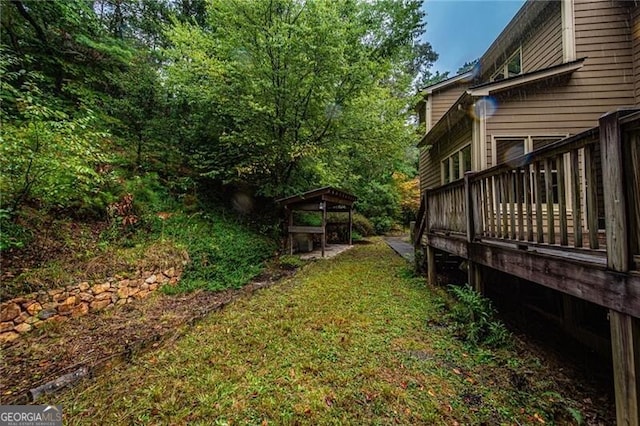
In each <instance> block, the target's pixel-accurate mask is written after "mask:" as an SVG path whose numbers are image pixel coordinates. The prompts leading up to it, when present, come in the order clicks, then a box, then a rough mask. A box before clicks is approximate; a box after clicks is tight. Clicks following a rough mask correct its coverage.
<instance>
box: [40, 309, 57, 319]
mask: <svg viewBox="0 0 640 426" xmlns="http://www.w3.org/2000/svg"><path fill="white" fill-rule="evenodd" d="M57 313H58V311H57V310H56V309H43V310H41V311H40V312H38V318H40V319H41V320H46V319H49V318H51V317H53V316H55V315H56V314H57Z"/></svg>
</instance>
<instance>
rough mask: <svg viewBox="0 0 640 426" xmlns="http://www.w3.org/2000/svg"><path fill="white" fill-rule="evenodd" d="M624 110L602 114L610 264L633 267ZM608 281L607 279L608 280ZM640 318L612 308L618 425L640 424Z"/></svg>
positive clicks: (616, 267) (614, 267)
mask: <svg viewBox="0 0 640 426" xmlns="http://www.w3.org/2000/svg"><path fill="white" fill-rule="evenodd" d="M620 116H621V115H620V112H614V113H610V114H607V115H605V116H604V117H602V118H600V152H601V154H602V186H603V189H604V210H605V217H606V218H607V219H606V231H607V267H608V268H609V269H612V270H614V271H618V272H627V271H629V265H630V250H629V238H628V232H629V231H630V229H629V227H628V220H627V212H628V210H629V206H628V205H627V200H626V194H625V179H624V177H625V164H626V162H625V161H624V158H623V152H622V135H621V130H620V121H619V120H620ZM605 285H606V283H605ZM639 321H640V320H638V318H634V317H632V316H631V315H627V314H623V313H621V312H618V311H616V310H613V309H610V310H609V325H610V328H611V351H612V358H613V376H614V387H615V396H616V418H617V423H618V425H636V426H637V425H640V403H639V402H638V400H639V399H640V325H639Z"/></svg>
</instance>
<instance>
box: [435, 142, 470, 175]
mask: <svg viewBox="0 0 640 426" xmlns="http://www.w3.org/2000/svg"><path fill="white" fill-rule="evenodd" d="M467 148H468V149H469V159H470V160H471V155H472V154H471V149H472V147H471V141H469V142H468V143H466V144H464V145H463V146H462V147H461V148H460V149H457V150H455V151H453V152H452V153H450V154H449V155H447V156H446V157H444V158H443V159H442V160H441V161H440V183H441V184H442V185H445V184H447V183H450V182H454V181H456V180H459V179H462V178H464V174H465V173H466V172H470V171H471V170H472V168H473V161H470V162H469V167H470V168H469V170H465V167H464V166H465V161H464V154H463V151H464V150H465V149H467ZM454 158H456V159H457V161H458V177H456V178H455V179H454V178H453V176H454V175H455V174H456V173H454V172H455V165H454V162H455V160H454Z"/></svg>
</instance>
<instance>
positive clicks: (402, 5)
mask: <svg viewBox="0 0 640 426" xmlns="http://www.w3.org/2000/svg"><path fill="white" fill-rule="evenodd" d="M419 6H420V2H418V1H405V2H397V1H391V0H387V1H378V2H373V3H371V2H364V1H361V2H359V1H350V0H342V1H339V2H334V1H320V0H319V1H310V2H298V1H294V0H277V1H248V0H238V1H234V2H229V1H213V2H212V3H211V7H210V9H209V11H208V12H209V13H208V27H206V28H202V27H200V26H197V25H194V24H192V23H180V22H176V23H175V24H174V27H173V29H172V30H171V32H170V34H169V38H170V39H171V41H172V43H173V45H174V47H173V48H172V49H170V50H169V51H168V57H169V61H170V62H171V66H170V67H169V69H168V73H169V82H170V85H171V90H172V91H173V93H175V96H176V97H179V98H180V97H181V98H182V99H184V101H185V102H189V103H190V104H191V105H197V106H198V108H199V107H202V108H204V110H206V111H210V112H211V114H209V115H208V116H206V117H204V119H205V120H206V123H202V122H200V123H196V124H194V126H193V127H194V128H199V130H198V131H197V132H196V134H195V135H194V136H195V137H194V138H193V139H192V140H191V142H188V143H187V145H188V146H187V149H188V152H187V154H188V155H189V156H190V159H191V163H192V164H193V165H194V166H195V167H196V168H197V169H198V170H200V172H201V173H202V174H203V175H205V176H209V177H212V178H215V179H217V180H219V181H234V180H242V181H246V182H249V183H252V184H254V185H259V187H260V190H261V192H262V193H263V194H266V195H279V194H283V193H288V192H291V191H298V190H301V189H304V188H305V187H308V186H309V185H310V182H309V179H310V178H313V180H315V181H318V180H321V179H325V180H337V179H338V176H340V175H346V173H334V172H332V171H331V169H330V168H329V167H325V166H324V165H323V161H324V159H326V158H327V157H330V156H332V155H336V156H340V155H343V154H344V153H345V152H353V151H357V150H358V149H363V148H362V145H363V142H362V141H364V140H366V139H367V138H371V140H372V141H373V140H375V141H383V142H384V143H391V144H393V143H394V141H395V137H396V134H392V133H386V134H385V135H381V136H378V135H377V134H376V135H375V137H373V135H374V133H376V132H378V134H379V133H380V131H379V129H376V128H375V127H373V126H374V125H379V124H380V122H381V121H382V122H383V123H387V122H388V123H393V124H392V125H389V126H387V127H383V128H385V129H387V130H388V131H391V129H394V130H397V128H398V124H399V125H400V126H404V125H405V124H406V123H405V117H406V112H407V108H406V104H407V98H406V93H408V89H409V85H410V83H411V80H412V78H413V75H409V70H410V69H414V70H415V64H416V62H417V61H416V57H415V54H416V50H417V48H416V42H415V40H417V38H418V37H419V35H420V34H421V33H422V31H423V24H422V21H421V19H422V13H421V12H420V8H419ZM420 49H422V50H421V51H422V52H423V53H424V54H425V55H427V53H428V51H429V49H427V48H426V47H425V46H424V45H423V46H422V47H420V48H419V49H418V50H420ZM427 56H428V55H427ZM374 91H375V92H376V93H383V92H384V93H385V99H392V98H393V97H395V98H397V99H402V100H403V101H402V102H404V105H403V108H400V109H398V108H395V109H394V114H395V115H393V114H386V115H385V116H383V117H380V118H379V119H377V120H372V119H371V117H367V115H368V114H370V105H368V104H363V102H362V100H363V99H365V98H366V94H367V93H373V92H374ZM204 124H206V125H204ZM354 126H355V127H354ZM362 126H369V127H367V128H366V129H363V128H361V127H362ZM402 131H403V132H404V129H402ZM345 135H356V136H357V137H356V136H354V137H353V138H351V139H350V140H349V139H345ZM401 139H402V141H395V142H397V145H396V146H395V148H394V149H398V150H399V151H403V150H404V142H405V139H403V138H401ZM358 143H360V145H358ZM345 144H346V145H349V144H352V146H351V147H350V148H349V147H345ZM371 146H374V142H372V143H371V144H370V145H368V146H367V148H370V147H371ZM347 158H348V156H347ZM328 163H329V162H328V161H327V164H328ZM331 163H334V162H333V161H332V162H331ZM347 163H348V161H347V159H345V161H344V162H343V164H342V166H341V167H340V168H339V169H340V170H345V168H346V167H348V166H347V165H346V164H347ZM332 174H333V176H329V175H332ZM388 175H389V178H390V176H391V173H388ZM311 185H313V183H311Z"/></svg>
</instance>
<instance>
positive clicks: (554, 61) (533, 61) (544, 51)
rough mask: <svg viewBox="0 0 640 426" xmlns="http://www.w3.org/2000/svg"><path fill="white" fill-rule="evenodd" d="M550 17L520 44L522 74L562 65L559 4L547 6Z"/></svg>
mask: <svg viewBox="0 0 640 426" xmlns="http://www.w3.org/2000/svg"><path fill="white" fill-rule="evenodd" d="M549 13H551V15H550V16H549V17H548V18H547V19H546V20H545V21H544V22H543V23H542V24H541V25H540V26H539V27H537V28H536V31H535V32H534V33H532V34H531V35H530V36H529V38H527V39H526V40H525V41H524V42H523V43H522V69H523V72H525V73H527V72H531V71H536V70H539V69H543V68H548V67H550V66H552V65H558V64H561V63H562V16H561V13H560V2H556V3H553V4H552V5H551V6H549Z"/></svg>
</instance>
